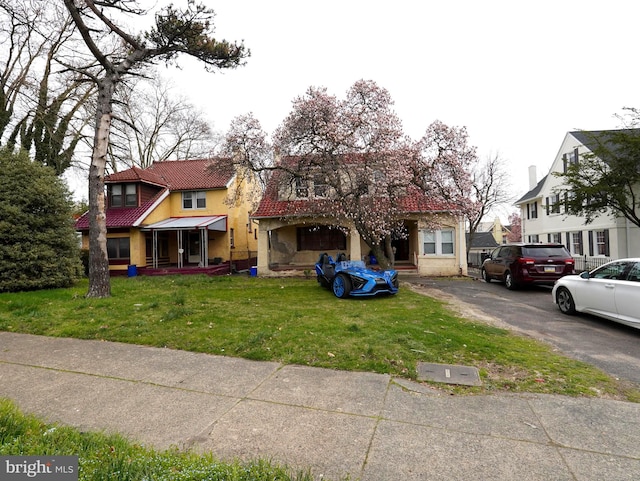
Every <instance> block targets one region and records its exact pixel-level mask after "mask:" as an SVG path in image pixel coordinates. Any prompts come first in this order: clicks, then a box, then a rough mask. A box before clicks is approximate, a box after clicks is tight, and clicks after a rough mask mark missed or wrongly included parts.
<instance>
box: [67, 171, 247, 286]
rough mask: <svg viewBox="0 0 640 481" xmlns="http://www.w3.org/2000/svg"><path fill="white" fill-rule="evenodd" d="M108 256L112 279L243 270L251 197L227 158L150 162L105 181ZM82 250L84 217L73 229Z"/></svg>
mask: <svg viewBox="0 0 640 481" xmlns="http://www.w3.org/2000/svg"><path fill="white" fill-rule="evenodd" d="M105 185H106V222H107V252H108V255H109V269H110V271H111V273H112V274H118V273H125V272H128V271H129V269H130V268H131V267H132V266H135V268H136V272H138V270H139V271H140V272H141V273H147V274H153V273H157V272H158V271H167V270H171V271H173V272H176V271H178V272H179V271H181V270H182V271H185V270H187V269H188V270H194V269H199V270H200V271H201V272H207V271H209V272H212V271H216V270H223V271H224V270H225V269H226V271H227V272H230V271H231V270H233V269H234V268H235V269H240V268H244V269H248V266H249V265H252V264H254V263H255V257H256V250H257V243H258V241H257V238H258V233H257V227H256V225H254V224H253V223H252V222H251V219H250V212H251V210H252V206H253V205H255V204H254V196H255V195H256V193H255V192H256V190H255V189H254V187H253V185H252V182H250V180H249V179H248V178H247V177H246V176H239V175H237V172H236V170H235V169H234V168H233V167H232V165H231V162H230V161H229V159H199V160H180V161H164V162H155V163H153V164H152V165H151V166H150V167H149V168H147V169H141V168H138V167H132V168H130V169H127V170H124V171H121V172H116V173H114V174H111V175H108V176H106V177H105ZM76 230H78V231H80V232H81V233H82V246H83V248H88V245H89V219H88V213H85V214H84V215H83V216H81V217H80V218H79V219H78V220H77V222H76Z"/></svg>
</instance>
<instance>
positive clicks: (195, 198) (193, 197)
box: [182, 190, 207, 210]
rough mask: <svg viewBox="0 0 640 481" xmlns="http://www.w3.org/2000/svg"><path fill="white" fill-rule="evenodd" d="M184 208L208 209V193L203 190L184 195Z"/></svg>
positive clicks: (184, 193)
mask: <svg viewBox="0 0 640 481" xmlns="http://www.w3.org/2000/svg"><path fill="white" fill-rule="evenodd" d="M182 208H183V209H185V210H188V209H206V208H207V193H206V192H205V191H203V190H193V191H187V192H183V193H182Z"/></svg>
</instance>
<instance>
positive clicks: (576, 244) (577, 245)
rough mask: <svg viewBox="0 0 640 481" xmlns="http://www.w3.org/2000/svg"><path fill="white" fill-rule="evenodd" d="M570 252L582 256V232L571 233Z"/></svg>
mask: <svg viewBox="0 0 640 481" xmlns="http://www.w3.org/2000/svg"><path fill="white" fill-rule="evenodd" d="M571 252H572V253H573V254H575V255H578V256H581V255H582V232H572V233H571Z"/></svg>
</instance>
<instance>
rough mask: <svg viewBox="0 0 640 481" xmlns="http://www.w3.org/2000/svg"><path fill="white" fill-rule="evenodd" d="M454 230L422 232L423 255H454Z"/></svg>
mask: <svg viewBox="0 0 640 481" xmlns="http://www.w3.org/2000/svg"><path fill="white" fill-rule="evenodd" d="M454 232H455V231H454V230H453V229H451V230H428V231H423V232H422V253H423V255H425V256H429V255H431V256H433V255H435V256H449V255H453V254H454V252H455V249H454Z"/></svg>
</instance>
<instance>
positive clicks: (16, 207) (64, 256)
mask: <svg viewBox="0 0 640 481" xmlns="http://www.w3.org/2000/svg"><path fill="white" fill-rule="evenodd" d="M71 212H72V202H71V200H70V195H69V192H68V190H67V188H66V186H65V184H64V183H63V181H62V180H61V179H59V178H58V177H57V176H56V175H55V172H54V170H53V169H52V168H50V167H47V166H44V165H42V164H41V163H39V162H33V161H31V160H30V159H29V157H28V156H27V154H26V153H24V152H23V153H19V154H14V153H12V152H11V151H9V150H7V149H2V150H0V292H8V291H24V290H34V289H48V288H54V287H65V286H68V285H71V284H72V283H73V282H74V281H76V280H77V279H78V278H79V277H80V274H81V272H82V264H81V263H80V255H79V248H78V239H77V237H76V233H75V230H74V228H73V219H72V214H71Z"/></svg>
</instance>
